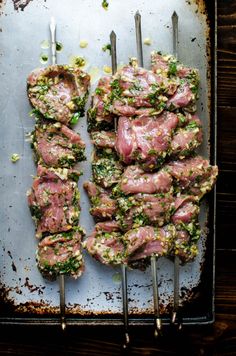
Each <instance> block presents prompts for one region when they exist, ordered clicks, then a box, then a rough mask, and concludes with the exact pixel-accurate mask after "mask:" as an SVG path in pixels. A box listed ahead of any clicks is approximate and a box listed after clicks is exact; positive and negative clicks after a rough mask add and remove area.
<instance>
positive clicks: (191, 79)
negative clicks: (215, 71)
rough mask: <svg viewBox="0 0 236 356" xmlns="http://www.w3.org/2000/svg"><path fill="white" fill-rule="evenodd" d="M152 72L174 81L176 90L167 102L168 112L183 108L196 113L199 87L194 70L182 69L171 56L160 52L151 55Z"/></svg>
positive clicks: (197, 74)
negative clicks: (176, 86)
mask: <svg viewBox="0 0 236 356" xmlns="http://www.w3.org/2000/svg"><path fill="white" fill-rule="evenodd" d="M151 63H152V70H153V71H154V73H156V74H160V75H162V76H166V77H168V78H172V80H174V79H175V80H176V83H177V85H178V88H177V90H176V91H175V92H173V93H172V97H171V98H169V100H168V102H167V105H166V107H167V109H168V110H175V109H179V108H184V110H186V111H189V112H195V111H196V105H195V104H196V100H197V92H198V86H199V73H198V71H197V70H196V69H194V68H188V67H184V66H183V64H181V63H179V62H177V60H176V58H175V57H173V56H171V55H162V54H161V53H160V52H152V54H151Z"/></svg>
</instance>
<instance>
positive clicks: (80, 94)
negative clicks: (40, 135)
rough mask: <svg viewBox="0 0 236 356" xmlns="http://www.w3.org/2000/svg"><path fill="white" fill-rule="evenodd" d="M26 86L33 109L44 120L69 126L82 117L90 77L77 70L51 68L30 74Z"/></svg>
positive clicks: (57, 66)
mask: <svg viewBox="0 0 236 356" xmlns="http://www.w3.org/2000/svg"><path fill="white" fill-rule="evenodd" d="M27 86H28V97H29V100H30V102H31V104H32V106H33V107H34V108H35V109H36V110H37V111H38V112H39V113H40V114H42V115H43V117H45V118H47V119H52V120H55V121H59V122H62V123H64V124H65V125H70V124H75V123H76V122H77V121H78V118H79V117H80V116H82V115H83V113H84V106H85V104H86V101H87V97H88V89H89V86H90V76H89V75H88V74H86V73H84V72H83V71H81V70H80V69H79V68H73V67H69V66H68V65H52V66H49V67H47V68H39V69H35V70H34V71H33V72H31V73H30V75H29V77H28V80H27Z"/></svg>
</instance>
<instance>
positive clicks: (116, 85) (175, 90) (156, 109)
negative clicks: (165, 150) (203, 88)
mask: <svg viewBox="0 0 236 356" xmlns="http://www.w3.org/2000/svg"><path fill="white" fill-rule="evenodd" d="M151 60H152V70H147V69H144V68H140V67H138V66H137V61H136V60H132V61H131V63H130V65H128V66H125V67H123V68H121V69H120V70H118V71H117V73H116V74H115V75H114V76H112V77H104V78H101V79H100V81H99V83H98V86H97V88H96V90H95V93H94V94H93V102H92V107H91V109H90V110H89V112H88V116H89V117H88V123H89V127H88V128H89V131H94V130H95V129H99V130H101V129H107V128H109V127H112V123H113V120H114V117H115V116H126V117H133V116H134V117H136V116H147V117H149V116H157V115H159V114H160V113H161V112H162V111H163V110H169V111H173V110H176V109H181V110H180V111H182V112H191V113H194V112H195V111H196V105H195V104H196V100H197V97H198V93H197V92H198V86H199V74H198V71H197V70H196V69H192V68H187V67H184V66H183V65H181V64H180V63H178V62H177V60H176V59H175V58H174V57H173V56H170V55H167V56H162V55H161V54H160V53H158V52H153V53H152V57H151Z"/></svg>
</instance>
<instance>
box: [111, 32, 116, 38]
mask: <svg viewBox="0 0 236 356" xmlns="http://www.w3.org/2000/svg"><path fill="white" fill-rule="evenodd" d="M110 38H116V33H115V31H113V30H112V31H111V33H110Z"/></svg>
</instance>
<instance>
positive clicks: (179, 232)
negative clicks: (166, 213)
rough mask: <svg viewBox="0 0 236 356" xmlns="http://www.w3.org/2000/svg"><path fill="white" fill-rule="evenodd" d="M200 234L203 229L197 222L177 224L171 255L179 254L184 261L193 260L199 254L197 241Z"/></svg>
mask: <svg viewBox="0 0 236 356" xmlns="http://www.w3.org/2000/svg"><path fill="white" fill-rule="evenodd" d="M200 236H201V229H200V227H199V224H198V223H197V222H191V223H188V224H183V223H182V224H180V225H177V227H176V237H175V239H174V240H173V247H172V249H171V252H170V255H173V256H175V255H178V256H179V257H180V259H181V261H182V263H186V262H189V261H191V260H193V259H194V258H195V257H196V256H197V254H198V246H197V242H198V240H199V238H200Z"/></svg>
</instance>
